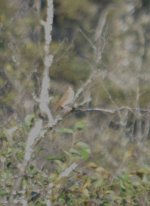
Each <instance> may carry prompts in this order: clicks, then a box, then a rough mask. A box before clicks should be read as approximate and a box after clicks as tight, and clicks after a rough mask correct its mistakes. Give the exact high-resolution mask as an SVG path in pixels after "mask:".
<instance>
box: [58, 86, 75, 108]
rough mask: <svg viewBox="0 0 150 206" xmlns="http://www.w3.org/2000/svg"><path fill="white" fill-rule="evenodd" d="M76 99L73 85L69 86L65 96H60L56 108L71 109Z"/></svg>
mask: <svg viewBox="0 0 150 206" xmlns="http://www.w3.org/2000/svg"><path fill="white" fill-rule="evenodd" d="M73 101H74V90H73V88H72V87H71V86H69V87H68V88H67V89H66V91H65V93H64V94H63V96H62V97H61V98H60V100H59V101H58V103H57V104H56V107H55V109H56V110H58V109H64V110H65V109H69V108H71V107H70V106H71V104H73Z"/></svg>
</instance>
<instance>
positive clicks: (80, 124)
mask: <svg viewBox="0 0 150 206" xmlns="http://www.w3.org/2000/svg"><path fill="white" fill-rule="evenodd" d="M85 126H86V124H85V122H84V121H79V122H77V123H76V124H75V126H74V129H75V130H82V129H84V128H85Z"/></svg>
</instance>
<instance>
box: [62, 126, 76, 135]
mask: <svg viewBox="0 0 150 206" xmlns="http://www.w3.org/2000/svg"><path fill="white" fill-rule="evenodd" d="M59 131H60V132H61V133H63V134H73V133H74V131H73V129H70V128H65V127H64V128H61V129H60V130H59Z"/></svg>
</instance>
